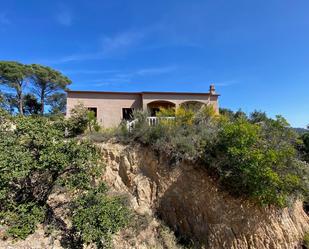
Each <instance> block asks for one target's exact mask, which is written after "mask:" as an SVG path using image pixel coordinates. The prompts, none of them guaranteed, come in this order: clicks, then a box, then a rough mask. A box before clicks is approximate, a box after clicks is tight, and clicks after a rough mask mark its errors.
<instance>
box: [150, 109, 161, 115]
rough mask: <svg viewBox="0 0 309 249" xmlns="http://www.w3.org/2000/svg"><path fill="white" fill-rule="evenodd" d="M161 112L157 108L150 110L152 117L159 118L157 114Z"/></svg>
mask: <svg viewBox="0 0 309 249" xmlns="http://www.w3.org/2000/svg"><path fill="white" fill-rule="evenodd" d="M159 111H160V108H156V107H153V108H150V116H151V117H156V116H157V112H159Z"/></svg>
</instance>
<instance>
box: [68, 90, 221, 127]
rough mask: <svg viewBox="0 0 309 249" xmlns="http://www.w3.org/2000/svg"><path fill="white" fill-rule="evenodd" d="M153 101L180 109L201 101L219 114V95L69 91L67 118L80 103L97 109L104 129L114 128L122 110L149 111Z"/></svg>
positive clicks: (99, 121) (98, 118)
mask: <svg viewBox="0 0 309 249" xmlns="http://www.w3.org/2000/svg"><path fill="white" fill-rule="evenodd" d="M153 101H169V102H172V103H173V104H175V106H176V107H178V106H179V105H180V104H181V103H183V102H186V101H199V102H202V103H205V104H212V105H213V106H214V108H215V110H216V111H217V112H218V95H210V94H207V93H200V94H192V93H150V92H143V93H116V92H87V91H85V92H83V91H69V92H68V95H67V116H70V113H71V110H72V108H73V107H74V106H76V105H78V104H79V103H82V104H84V105H85V106H86V107H95V108H97V120H98V123H99V124H100V125H101V126H103V127H114V126H117V125H119V123H120V122H121V120H122V108H134V109H144V110H147V105H148V104H149V103H151V102H153Z"/></svg>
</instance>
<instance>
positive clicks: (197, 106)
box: [179, 100, 206, 112]
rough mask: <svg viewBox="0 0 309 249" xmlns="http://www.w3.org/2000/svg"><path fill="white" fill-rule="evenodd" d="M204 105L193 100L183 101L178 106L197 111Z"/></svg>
mask: <svg viewBox="0 0 309 249" xmlns="http://www.w3.org/2000/svg"><path fill="white" fill-rule="evenodd" d="M204 105H206V103H204V102H201V101H194V100H190V101H185V102H182V103H181V104H180V105H179V106H180V107H183V108H185V109H190V110H192V111H194V112H195V111H198V110H199V109H201V108H202V106H204Z"/></svg>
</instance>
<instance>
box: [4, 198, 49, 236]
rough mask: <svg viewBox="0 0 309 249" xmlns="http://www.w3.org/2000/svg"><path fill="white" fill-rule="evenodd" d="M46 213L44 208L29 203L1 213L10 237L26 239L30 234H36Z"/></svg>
mask: <svg viewBox="0 0 309 249" xmlns="http://www.w3.org/2000/svg"><path fill="white" fill-rule="evenodd" d="M45 213H46V210H45V207H44V206H40V205H38V204H37V203H31V202H29V203H25V204H20V205H17V206H12V207H11V208H10V209H9V210H7V211H4V212H1V213H0V218H1V219H2V220H3V221H4V223H5V224H6V225H7V226H8V229H7V231H6V232H7V234H8V235H9V236H11V237H14V238H18V239H26V238H27V236H28V235H29V234H32V233H34V231H35V230H36V228H37V225H38V224H39V223H42V222H43V220H44V218H45Z"/></svg>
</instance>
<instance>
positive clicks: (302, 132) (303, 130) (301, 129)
mask: <svg viewBox="0 0 309 249" xmlns="http://www.w3.org/2000/svg"><path fill="white" fill-rule="evenodd" d="M293 129H294V131H296V132H297V133H298V134H304V133H306V132H309V130H308V129H305V128H293Z"/></svg>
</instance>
